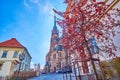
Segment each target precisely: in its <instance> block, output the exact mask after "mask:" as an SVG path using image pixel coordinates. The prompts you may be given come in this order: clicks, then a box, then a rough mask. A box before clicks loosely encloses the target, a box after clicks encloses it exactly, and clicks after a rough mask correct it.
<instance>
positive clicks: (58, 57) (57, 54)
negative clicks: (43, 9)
mask: <svg viewBox="0 0 120 80" xmlns="http://www.w3.org/2000/svg"><path fill="white" fill-rule="evenodd" d="M60 40H61V37H60V36H59V31H58V29H57V26H56V17H55V16H54V26H53V30H52V34H51V42H50V50H49V52H48V53H47V55H46V64H45V67H44V70H45V71H46V73H49V72H51V73H54V72H59V71H63V68H64V66H65V62H66V59H65V57H66V56H65V50H64V49H63V48H62V45H61V44H60Z"/></svg>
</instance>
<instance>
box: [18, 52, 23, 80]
mask: <svg viewBox="0 0 120 80" xmlns="http://www.w3.org/2000/svg"><path fill="white" fill-rule="evenodd" d="M24 58H25V54H24V53H22V54H20V55H19V60H20V65H19V69H18V76H17V79H16V80H19V79H18V77H19V73H20V68H21V64H22V61H23V60H24Z"/></svg>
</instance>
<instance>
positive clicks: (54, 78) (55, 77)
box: [29, 74, 75, 80]
mask: <svg viewBox="0 0 120 80" xmlns="http://www.w3.org/2000/svg"><path fill="white" fill-rule="evenodd" d="M68 78H69V77H68ZM29 80H63V74H41V75H40V76H38V77H35V78H31V79H29ZM68 80H70V79H68ZM72 80H75V79H72Z"/></svg>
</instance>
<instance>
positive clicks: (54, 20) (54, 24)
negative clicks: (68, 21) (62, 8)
mask: <svg viewBox="0 0 120 80" xmlns="http://www.w3.org/2000/svg"><path fill="white" fill-rule="evenodd" d="M54 27H56V16H55V14H54Z"/></svg>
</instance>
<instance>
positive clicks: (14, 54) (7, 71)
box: [0, 38, 32, 76]
mask: <svg viewBox="0 0 120 80" xmlns="http://www.w3.org/2000/svg"><path fill="white" fill-rule="evenodd" d="M22 53H23V54H24V60H22V61H20V60H19V55H20V54H22ZM31 59H32V57H31V56H30V54H29V52H28V51H27V49H26V48H25V47H24V46H23V45H22V44H20V43H19V42H18V41H17V40H16V39H15V38H12V39H10V40H7V41H4V42H1V43H0V76H11V75H12V74H13V73H14V72H16V71H18V70H19V66H20V63H21V67H20V70H21V71H22V70H26V71H28V70H29V69H30V62H31Z"/></svg>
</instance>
